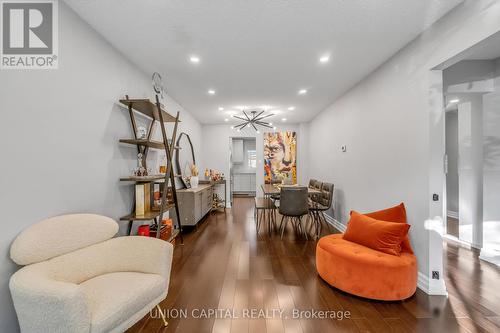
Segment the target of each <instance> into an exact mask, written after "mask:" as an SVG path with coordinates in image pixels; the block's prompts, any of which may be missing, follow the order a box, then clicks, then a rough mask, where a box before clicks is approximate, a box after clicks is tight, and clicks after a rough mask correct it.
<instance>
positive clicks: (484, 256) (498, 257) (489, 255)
mask: <svg viewBox="0 0 500 333" xmlns="http://www.w3.org/2000/svg"><path fill="white" fill-rule="evenodd" d="M479 259H481V260H484V261H487V262H489V263H492V264H494V265H497V266H500V251H497V250H494V249H486V248H483V249H481V253H480V254H479Z"/></svg>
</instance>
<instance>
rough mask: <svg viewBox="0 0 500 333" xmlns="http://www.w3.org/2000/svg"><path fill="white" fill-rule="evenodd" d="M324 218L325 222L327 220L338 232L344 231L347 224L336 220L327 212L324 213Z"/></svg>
mask: <svg viewBox="0 0 500 333" xmlns="http://www.w3.org/2000/svg"><path fill="white" fill-rule="evenodd" d="M325 219H326V222H328V223H329V224H330V225H331V226H332V227H334V228H335V229H337V230H338V231H340V232H345V230H346V229H347V226H346V225H345V224H342V223H340V221H337V220H336V219H334V218H333V217H331V216H330V215H328V214H325Z"/></svg>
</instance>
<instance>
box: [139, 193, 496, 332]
mask: <svg viewBox="0 0 500 333" xmlns="http://www.w3.org/2000/svg"><path fill="white" fill-rule="evenodd" d="M315 245H316V242H315V241H311V240H309V241H305V240H303V239H301V238H300V237H295V235H294V233H293V231H292V229H291V228H290V227H289V229H288V230H287V231H286V232H285V237H284V238H283V240H280V238H279V236H278V235H277V234H274V235H272V236H271V237H269V236H268V235H267V233H266V232H264V231H261V233H260V235H257V234H256V231H255V223H254V218H253V199H249V198H235V203H234V207H233V209H231V210H227V213H226V214H224V213H223V212H220V213H217V214H212V215H211V216H209V217H208V218H206V219H205V221H204V222H203V223H202V224H201V225H200V226H199V227H198V228H197V229H196V230H194V231H193V232H191V233H188V234H186V235H185V237H184V245H182V246H181V245H177V246H176V248H175V251H174V261H173V268H172V278H171V282H170V290H169V293H168V297H167V299H166V300H165V301H163V302H162V303H161V305H160V306H161V307H162V308H164V309H167V310H171V309H174V310H186V311H187V314H188V316H187V318H169V319H168V322H169V325H168V327H166V328H165V327H163V325H162V321H161V319H158V318H151V317H150V316H149V315H148V316H145V317H144V318H143V319H142V320H141V321H139V322H138V323H137V324H136V325H134V326H133V327H132V328H131V329H130V330H129V332H141V333H145V332H190V333H191V332H196V333H198V332H234V333H240V332H259V333H260V332H500V328H499V327H500V290H499V289H500V288H499V287H500V271H499V270H498V268H496V267H495V266H492V265H490V264H488V263H485V262H482V261H479V259H478V254H477V253H475V252H472V251H470V250H466V249H463V248H460V247H457V246H455V245H453V244H445V254H444V262H445V275H446V276H445V278H446V285H447V288H448V292H449V296H448V297H444V296H432V297H430V296H427V295H426V294H425V293H423V292H422V291H420V290H417V292H416V294H415V295H414V296H413V297H411V298H410V299H407V300H405V301H400V302H379V301H371V300H366V299H362V298H359V297H355V296H351V295H349V294H346V293H344V292H342V291H340V290H337V289H335V288H332V287H330V286H329V285H328V284H326V283H325V282H324V281H323V280H322V279H321V278H320V277H319V276H318V275H317V273H316V270H315V263H314V261H315V260H314V255H315ZM233 308H234V309H235V310H236V311H235V315H237V316H238V318H233V319H231V318H214V316H211V317H210V318H193V316H195V317H199V316H200V312H199V310H197V309H205V310H208V309H233ZM244 309H264V310H265V309H268V310H271V309H279V310H281V311H283V310H284V313H283V317H282V318H280V317H279V315H278V313H276V316H272V315H271V313H269V314H270V315H269V317H267V318H256V319H248V318H243V316H242V314H243V310H244ZM293 309H300V310H311V309H317V310H331V311H336V312H330V314H331V313H335V314H337V318H339V317H338V315H339V314H346V313H347V311H348V312H349V314H350V316H349V318H348V319H347V318H344V319H342V320H338V319H306V318H300V319H293V317H292V314H293V312H292V311H293ZM193 310H194V312H193ZM309 313H310V312H309ZM153 314H155V313H154V312H153ZM169 314H170V316H171V317H175V314H176V313H175V311H170V313H169ZM219 317H220V316H219Z"/></svg>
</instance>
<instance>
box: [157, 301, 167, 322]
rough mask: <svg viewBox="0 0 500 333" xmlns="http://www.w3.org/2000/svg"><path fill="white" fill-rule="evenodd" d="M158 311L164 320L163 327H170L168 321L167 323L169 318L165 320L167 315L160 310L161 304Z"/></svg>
mask: <svg viewBox="0 0 500 333" xmlns="http://www.w3.org/2000/svg"><path fill="white" fill-rule="evenodd" d="M156 309H157V310H158V313H159V314H160V317H161V319H162V320H163V325H164V326H165V327H167V326H168V321H167V318H165V313H164V312H163V311H162V310H161V308H160V304H157V305H156Z"/></svg>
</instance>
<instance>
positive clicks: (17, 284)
mask: <svg viewBox="0 0 500 333" xmlns="http://www.w3.org/2000/svg"><path fill="white" fill-rule="evenodd" d="M117 231H118V224H117V223H116V222H115V221H114V220H112V219H110V218H107V217H104V216H100V215H93V214H73V215H63V216H57V217H53V218H49V219H46V220H43V221H41V222H39V223H36V224H34V225H32V226H31V227H29V228H27V229H26V230H24V231H23V232H22V233H21V234H19V236H18V237H17V238H16V239H15V241H14V242H13V243H12V246H11V250H10V254H11V258H12V260H13V261H14V262H16V263H17V264H19V265H23V266H24V267H23V268H21V269H20V270H18V271H17V272H16V273H15V274H14V275H12V277H11V279H10V284H9V286H10V290H11V294H12V299H13V301H14V307H15V309H16V313H17V316H18V319H19V325H20V328H21V331H22V332H33V333H40V332H51V333H53V332H64V333H71V332H78V333H79V332H82V333H83V332H92V333H93V332H123V331H125V330H126V329H127V328H129V327H131V326H132V325H133V324H134V323H136V322H137V321H139V320H140V319H141V318H142V317H143V316H144V315H146V314H148V312H149V311H150V310H151V309H153V308H154V307H155V306H157V304H158V303H160V302H161V301H162V300H163V299H165V297H166V296H167V290H168V286H169V282H170V268H171V265H172V253H173V247H172V245H171V244H170V243H168V242H165V241H162V240H159V239H155V238H150V237H143V236H126V237H116V238H113V237H114V236H115V234H116V233H117ZM160 312H161V311H160ZM165 324H166V322H165Z"/></svg>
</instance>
